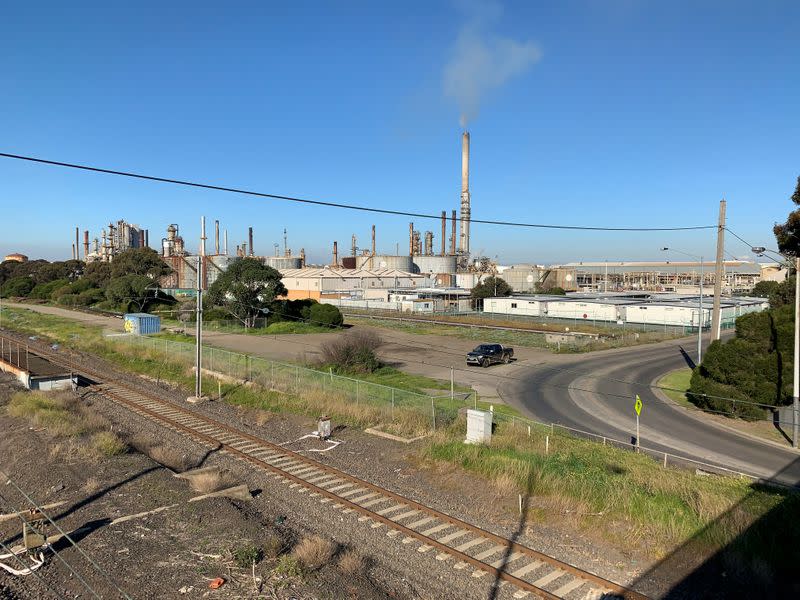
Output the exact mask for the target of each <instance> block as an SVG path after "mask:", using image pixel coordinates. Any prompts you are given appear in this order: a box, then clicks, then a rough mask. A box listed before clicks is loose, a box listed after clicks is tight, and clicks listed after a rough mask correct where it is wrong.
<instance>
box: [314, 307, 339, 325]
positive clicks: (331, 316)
mask: <svg viewBox="0 0 800 600" xmlns="http://www.w3.org/2000/svg"><path fill="white" fill-rule="evenodd" d="M308 315H309V319H308V320H309V322H310V323H313V324H314V325H325V326H327V327H339V326H341V324H342V323H343V322H344V317H342V313H341V311H340V310H339V309H338V308H336V307H335V306H334V305H333V304H313V305H312V306H311V309H310V310H309V313H308Z"/></svg>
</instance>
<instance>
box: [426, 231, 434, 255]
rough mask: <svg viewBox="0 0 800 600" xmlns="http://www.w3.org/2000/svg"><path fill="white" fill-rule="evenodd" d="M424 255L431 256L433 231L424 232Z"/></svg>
mask: <svg viewBox="0 0 800 600" xmlns="http://www.w3.org/2000/svg"><path fill="white" fill-rule="evenodd" d="M425 256H433V232H432V231H426V232H425Z"/></svg>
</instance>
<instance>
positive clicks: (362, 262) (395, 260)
mask: <svg viewBox="0 0 800 600" xmlns="http://www.w3.org/2000/svg"><path fill="white" fill-rule="evenodd" d="M356 268H357V269H368V270H370V271H376V270H378V269H397V270H398V271H405V272H407V273H413V272H414V263H413V262H412V261H411V257H410V256H405V255H401V256H396V255H393V254H376V255H375V256H356Z"/></svg>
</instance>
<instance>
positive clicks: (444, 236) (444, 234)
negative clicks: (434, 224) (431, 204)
mask: <svg viewBox="0 0 800 600" xmlns="http://www.w3.org/2000/svg"><path fill="white" fill-rule="evenodd" d="M446 245H447V211H446V210H443V211H442V256H444V253H445V251H446Z"/></svg>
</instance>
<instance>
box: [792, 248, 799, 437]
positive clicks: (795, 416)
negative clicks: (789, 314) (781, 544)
mask: <svg viewBox="0 0 800 600" xmlns="http://www.w3.org/2000/svg"><path fill="white" fill-rule="evenodd" d="M799 397H800V256H796V257H795V259H794V387H793V388H792V448H797V436H798V434H800V431H798V430H800V422H798V421H800V399H799Z"/></svg>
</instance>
